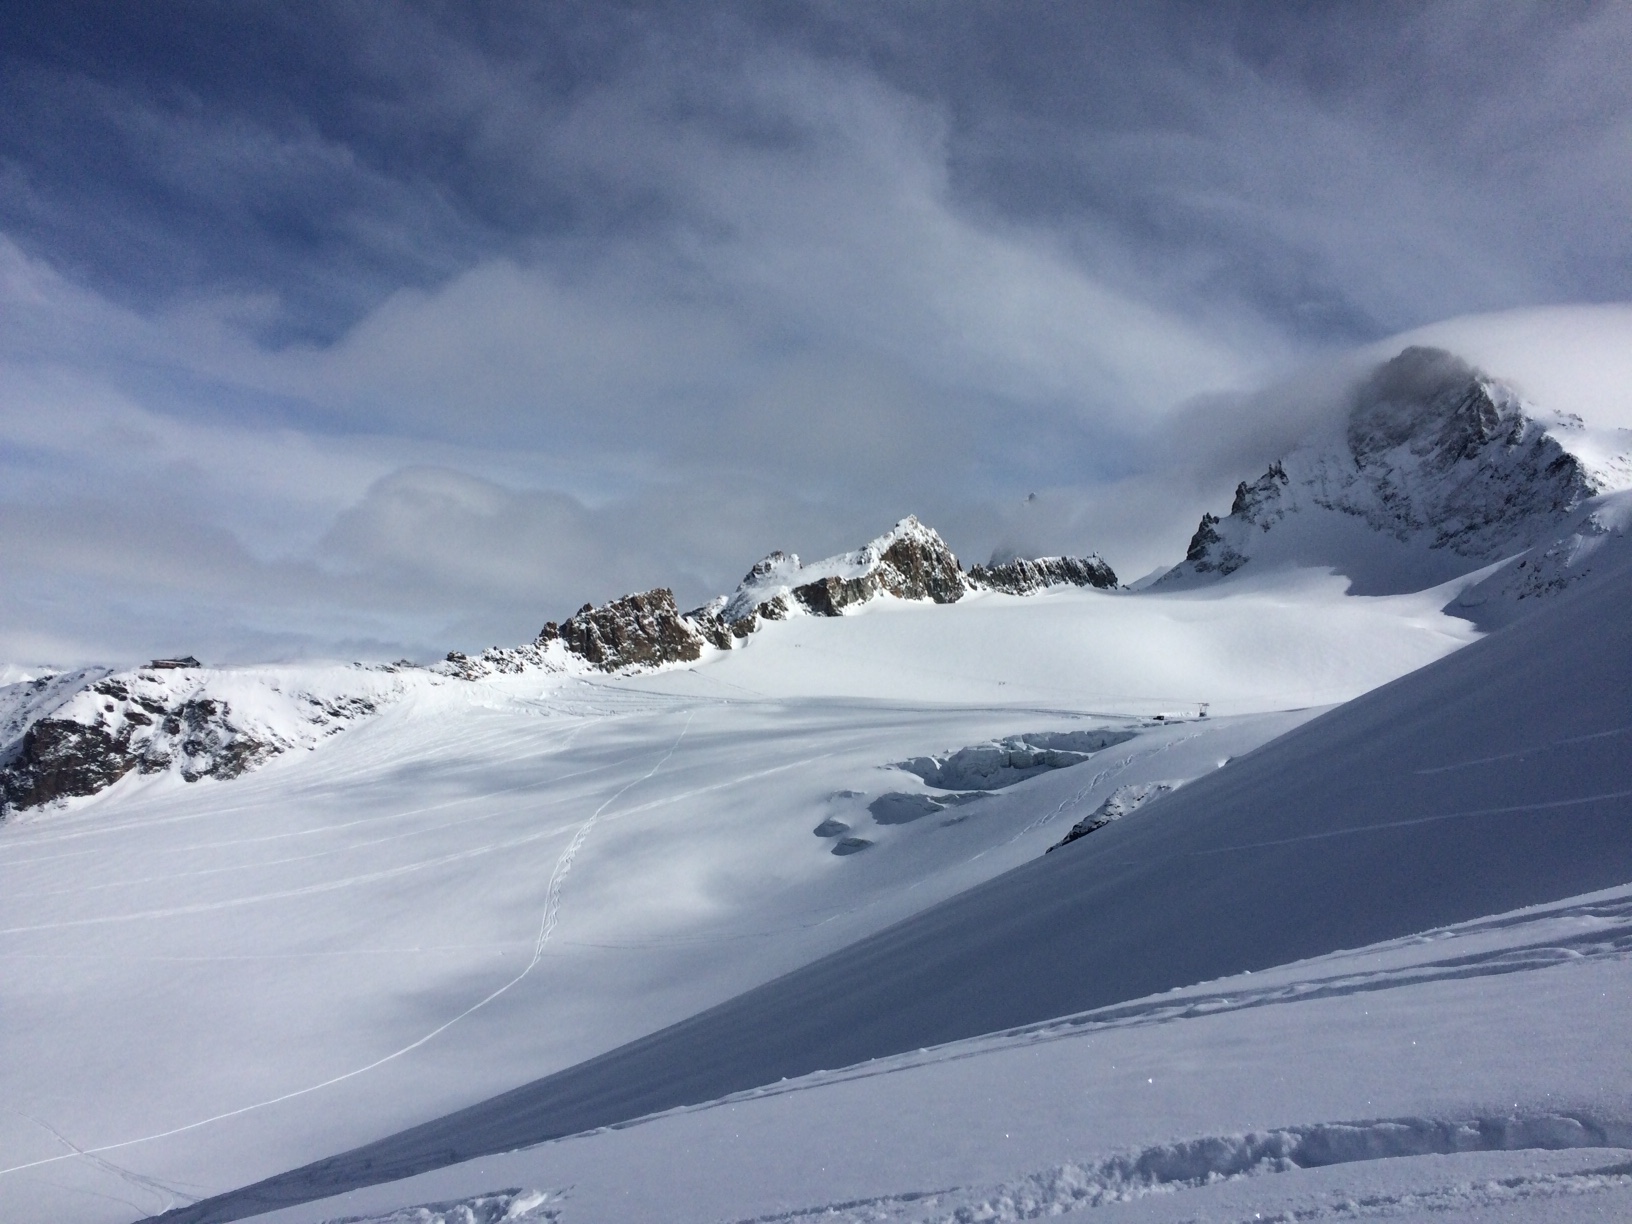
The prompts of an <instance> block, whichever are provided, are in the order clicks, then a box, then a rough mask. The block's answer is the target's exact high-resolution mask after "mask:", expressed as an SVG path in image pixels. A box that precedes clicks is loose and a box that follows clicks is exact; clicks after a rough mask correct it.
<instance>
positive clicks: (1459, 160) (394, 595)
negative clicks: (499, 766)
mask: <svg viewBox="0 0 1632 1224" xmlns="http://www.w3.org/2000/svg"><path fill="white" fill-rule="evenodd" d="M1470 14H1471V15H1470ZM40 20H41V21H43V22H46V24H47V26H49V18H48V17H42V18H41V19H40ZM113 20H115V22H116V24H117V25H118V28H117V29H116V30H115V31H114V32H113V33H114V36H113V37H112V41H111V43H110V44H109V45H114V44H117V45H121V46H124V47H126V48H127V53H126V54H125V55H124V56H123V57H122V58H109V57H107V56H106V55H104V54H103V53H102V52H101V51H99V50H98V46H100V44H97V45H93V44H88V43H85V44H82V43H79V42H76V41H75V40H73V39H71V38H67V39H64V38H62V37H60V36H50V37H47V36H41V37H39V38H33V37H32V36H31V35H28V33H27V31H24V32H22V33H20V34H19V37H18V38H17V39H16V40H14V41H12V42H11V43H10V44H9V46H10V47H11V50H9V51H0V55H8V56H10V57H12V58H9V59H8V60H7V64H8V65H9V67H8V71H7V73H6V74H0V97H3V98H4V99H5V101H6V104H7V105H8V107H9V108H11V111H12V113H16V114H18V115H22V116H25V118H26V119H27V121H26V122H22V123H20V124H17V125H8V127H7V129H6V130H5V131H4V132H0V514H4V515H5V516H8V517H7V520H6V521H7V522H9V523H11V524H13V525H14V527H15V529H16V531H17V533H18V534H17V537H16V539H14V540H12V541H10V542H9V543H8V544H7V545H6V547H7V548H8V549H9V550H10V551H9V552H8V553H7V554H6V555H7V556H8V557H10V558H11V559H12V561H14V562H15V563H16V564H19V565H24V566H26V567H27V568H26V570H25V572H27V573H28V574H29V575H30V580H29V583H28V584H27V589H26V590H22V591H20V592H19V590H17V589H16V588H14V589H13V590H12V591H10V592H9V593H8V596H7V600H6V601H5V603H4V607H3V608H0V631H3V632H5V633H9V634H10V636H9V637H3V638H0V647H3V646H5V644H6V643H7V642H10V643H13V644H15V645H14V647H12V648H14V649H16V650H21V649H23V648H24V644H26V643H28V642H51V641H57V642H59V647H53V649H59V648H60V650H61V651H62V652H65V654H64V657H66V656H67V655H75V654H78V653H83V652H94V651H95V650H100V649H104V648H107V649H121V650H122V649H127V648H128V649H133V650H134V649H140V650H147V649H149V646H148V645H147V644H146V643H149V642H151V643H153V645H152V646H151V648H152V649H155V650H158V649H164V650H169V649H186V648H187V647H186V644H185V643H177V644H174V645H172V644H171V638H172V637H174V636H176V634H181V635H182V636H186V635H204V636H203V637H201V638H200V639H199V640H204V638H208V640H209V641H212V642H214V643H216V644H217V645H216V646H215V647H211V648H212V649H215V648H218V649H220V650H221V651H225V652H236V653H239V654H242V653H245V652H249V653H254V652H257V651H259V652H263V653H264V652H268V651H270V652H274V653H276V652H285V653H288V652H295V653H299V652H309V651H322V650H339V649H342V644H352V645H356V644H357V643H371V645H369V646H368V647H367V649H368V650H371V651H382V652H391V653H400V652H402V651H405V650H406V651H410V652H414V653H419V654H425V653H435V652H437V650H438V647H441V648H446V647H448V646H459V647H461V648H468V647H470V646H479V645H482V644H484V643H485V642H487V641H513V640H519V639H520V638H522V637H524V636H526V635H528V634H530V633H531V632H533V631H535V630H536V627H537V623H538V622H540V621H541V620H542V619H543V618H544V617H545V616H559V615H560V614H561V613H562V612H564V611H570V610H571V608H572V607H574V606H576V604H577V603H579V602H581V601H582V600H584V599H597V600H598V599H602V598H606V597H608V596H611V595H615V594H619V593H622V592H623V591H624V590H629V589H635V588H637V587H645V586H651V585H657V584H660V583H666V584H670V585H674V586H675V587H676V588H677V589H678V590H679V591H680V593H681V595H682V598H684V599H688V600H689V599H698V600H700V599H702V598H704V597H705V596H707V595H710V594H713V593H715V592H717V591H720V590H723V589H727V588H729V586H730V585H732V584H733V583H734V582H735V581H736V579H737V577H738V576H740V572H741V570H742V568H743V567H744V566H746V564H747V563H749V562H750V561H752V560H753V559H754V558H755V557H757V556H758V555H761V554H762V553H763V552H765V551H767V550H769V549H770V548H773V547H785V548H794V549H798V550H799V551H801V552H804V553H806V554H814V555H821V554H823V553H827V552H832V551H837V550H839V549H841V548H846V547H851V546H854V545H855V544H856V543H858V542H860V541H861V540H863V539H866V538H868V537H869V536H871V535H873V534H875V533H876V532H877V531H879V530H881V529H882V528H883V527H885V526H887V525H888V524H889V523H890V522H892V521H893V520H894V519H895V518H897V517H899V516H900V515H901V514H905V513H908V512H916V513H918V514H920V515H921V516H923V517H925V518H926V519H927V520H929V521H931V522H933V523H935V524H937V525H938V526H940V527H941V528H942V529H943V530H944V531H945V532H946V533H947V534H948V536H949V538H951V540H952V542H953V544H954V546H955V547H956V548H958V549H959V550H960V551H962V552H964V553H966V554H967V556H966V558H965V559H966V560H981V559H984V557H985V556H986V555H987V554H989V553H990V552H991V551H993V550H997V551H1004V550H1013V551H1030V552H1080V551H1085V550H1087V549H1097V550H1099V551H1101V552H1103V553H1105V554H1106V555H1107V557H1108V558H1109V559H1111V560H1112V562H1113V564H1115V565H1116V566H1117V567H1118V568H1119V569H1125V570H1127V571H1129V576H1137V573H1138V572H1140V571H1142V570H1143V569H1145V568H1149V567H1150V566H1151V565H1154V564H1156V562H1157V561H1159V560H1163V559H1171V558H1172V557H1174V556H1175V555H1176V554H1177V552H1178V551H1179V550H1182V547H1183V544H1184V541H1185V539H1187V538H1188V533H1189V531H1190V530H1191V528H1192V527H1193V525H1194V520H1195V518H1196V516H1197V515H1198V514H1199V513H1200V511H1201V510H1202V509H1203V508H1214V507H1216V506H1217V505H1218V503H1219V501H1220V499H1226V500H1227V497H1228V490H1229V489H1230V488H1231V487H1233V484H1234V482H1235V481H1236V480H1237V479H1240V478H1241V477H1242V476H1250V475H1252V474H1254V473H1255V472H1256V471H1259V470H1261V468H1262V466H1263V464H1264V463H1265V462H1267V461H1268V459H1269V458H1271V457H1273V456H1274V455H1276V454H1279V453H1280V452H1281V451H1283V450H1284V449H1286V448H1287V447H1288V446H1289V445H1291V444H1293V443H1294V442H1295V441H1296V439H1297V438H1298V437H1300V436H1301V431H1304V430H1306V429H1307V428H1308V427H1309V425H1310V423H1311V422H1312V421H1315V420H1318V419H1319V418H1320V417H1321V416H1322V414H1323V413H1327V412H1329V411H1331V410H1332V409H1331V404H1332V403H1333V402H1335V399H1334V397H1336V398H1340V390H1341V387H1342V386H1343V385H1345V384H1344V380H1345V379H1346V378H1348V377H1349V376H1350V375H1349V371H1350V369H1351V367H1350V365H1349V364H1348V363H1349V362H1350V360H1351V359H1350V358H1348V357H1346V356H1344V354H1345V353H1348V352H1349V351H1350V350H1352V349H1353V348H1354V347H1355V346H1356V345H1359V346H1364V345H1366V344H1368V343H1371V342H1375V341H1378V340H1379V338H1380V337H1385V336H1388V335H1390V334H1393V333H1396V332H1398V331H1400V330H1401V329H1406V328H1412V327H1418V326H1422V325H1425V324H1427V323H1429V321H1431V320H1433V319H1436V318H1440V317H1443V316H1466V315H1468V314H1469V312H1474V311H1479V312H1488V311H1491V310H1494V309H1501V308H1511V307H1518V306H1530V305H1533V304H1534V303H1537V302H1548V301H1564V300H1571V299H1589V298H1591V297H1593V296H1595V295H1596V296H1617V295H1618V296H1632V284H1629V283H1628V282H1627V279H1626V277H1627V269H1628V267H1629V266H1632V265H1629V264H1628V263H1627V257H1628V252H1629V248H1628V245H1627V244H1628V242H1629V241H1632V240H1629V239H1628V238H1627V237H1626V235H1625V232H1624V227H1621V226H1618V225H1615V224H1612V223H1606V218H1611V219H1612V218H1614V217H1618V216H1619V215H1621V214H1622V213H1623V212H1624V211H1625V210H1626V207H1628V206H1632V171H1628V169H1627V167H1628V166H1629V165H1632V158H1627V157H1626V156H1624V155H1625V153H1626V152H1627V151H1628V149H1629V148H1632V145H1629V144H1628V141H1629V139H1632V125H1629V119H1628V116H1629V115H1632V86H1629V85H1628V84H1627V82H1626V81H1625V79H1624V76H1625V74H1623V73H1618V72H1616V71H1614V70H1613V68H1612V65H1614V64H1616V63H1618V60H1617V58H1616V57H1617V55H1618V54H1619V51H1620V50H1623V49H1625V48H1626V46H1627V42H1628V38H1629V37H1632V21H1629V20H1628V19H1627V18H1626V16H1625V14H1624V12H1622V11H1617V10H1616V9H1615V8H1614V7H1613V6H1592V5H1588V6H1584V7H1581V8H1579V9H1576V10H1571V12H1569V13H1566V14H1563V15H1559V14H1557V13H1554V12H1550V11H1548V10H1545V9H1542V8H1540V7H1529V6H1521V5H1497V6H1494V7H1490V6H1479V5H1474V6H1439V7H1436V8H1434V9H1431V10H1424V11H1422V12H1420V13H1410V14H1404V15H1401V14H1399V13H1397V12H1392V13H1384V14H1382V15H1376V14H1371V13H1367V12H1360V11H1352V10H1351V11H1346V12H1337V11H1332V10H1325V9H1321V8H1319V7H1317V8H1315V9H1307V10H1304V9H1299V10H1296V11H1287V12H1281V13H1278V14H1276V15H1274V16H1263V15H1259V14H1257V13H1256V12H1255V11H1252V10H1234V11H1229V12H1226V11H1224V10H1219V9H1211V8H1209V9H1197V8H1194V7H1191V6H1187V5H1183V4H1176V5H1173V6H1161V5H1157V6H1149V7H1148V8H1145V9H1141V10H1140V11H1139V12H1138V13H1136V14H1121V13H1118V14H1117V15H1116V16H1115V18H1114V19H1113V18H1112V17H1111V16H1110V15H1107V14H1106V13H1103V12H1099V11H1096V10H1092V9H1084V8H1070V7H1068V6H1066V7H1059V8H1047V9H1036V10H1031V11H1029V13H1028V16H1027V18H1026V19H1025V20H1020V21H1017V20H1015V19H1014V17H1013V14H1012V12H1011V11H1010V10H1008V9H1007V7H1006V6H982V5H969V6H962V7H960V8H959V9H957V10H955V11H940V10H937V12H936V13H935V15H934V19H933V20H928V19H926V18H925V17H924V14H923V12H922V11H919V10H914V9H911V8H887V9H876V10H866V11H858V10H838V9H831V8H827V7H825V6H821V5H814V6H802V7H801V6H793V7H788V6H776V7H772V6H760V5H745V6H741V7H733V6H730V5H727V6H724V7H720V8H717V9H715V10H712V11H711V13H710V15H709V16H708V18H707V19H706V20H699V19H698V18H697V17H696V15H695V13H694V11H693V10H691V8H690V7H689V6H677V7H674V8H668V7H664V6H662V5H658V6H642V7H641V8H639V9H638V10H637V9H630V10H627V11H624V10H615V9H609V8H606V7H605V6H602V7H600V8H596V9H588V10H583V11H578V10H571V11H569V10H567V9H554V8H552V9H537V8H534V7H532V6H522V7H518V8H517V9H515V10H514V11H509V12H506V13H505V15H504V17H503V19H494V20H491V21H483V20H478V19H475V18H472V17H470V16H469V15H468V14H463V13H461V12H458V11H455V10H447V9H441V8H421V7H418V6H405V5H394V4H387V3H382V4H378V5H373V6H367V7H365V8H361V9H353V10H336V11H334V12H332V13H327V14H317V15H308V18H307V19H303V20H301V21H294V20H288V19H284V18H281V17H279V16H278V15H277V14H276V13H275V12H274V11H272V10H255V11H253V12H250V13H249V14H248V15H234V13H233V12H231V11H229V10H221V11H212V12H210V13H207V14H201V15H200V17H199V20H198V21H197V22H195V23H194V24H193V25H192V26H190V27H189V29H188V30H187V31H186V38H187V40H188V41H187V45H188V46H189V47H190V48H192V50H191V51H190V52H189V54H188V55H186V56H178V55H177V54H176V53H175V52H174V51H173V49H172V50H166V49H165V48H166V47H167V46H168V44H167V42H166V38H165V31H164V30H162V29H156V28H148V27H147V26H145V25H142V24H141V23H137V22H134V21H132V22H130V23H124V19H123V18H114V19H113ZM121 23H122V24H121ZM160 24H161V25H162V23H160ZM47 33H48V34H49V30H47ZM59 33H60V32H59ZM172 33H173V32H172ZM1470 60H1471V62H1474V63H1480V64H1487V65H1488V64H1502V65H1504V70H1503V71H1502V72H1480V71H1472V72H1470V71H1469V68H1468V64H1469V63H1470ZM1380 64H1381V65H1390V66H1391V67H1390V68H1389V69H1388V70H1379V68H1378V65H1380ZM1606 309H1608V308H1606ZM1594 317H1595V318H1599V316H1594ZM1602 317H1603V318H1607V317H1608V316H1607V315H1605V316H1602ZM1582 318H1583V316H1580V315H1566V314H1560V315H1558V316H1557V317H1556V319H1554V321H1553V322H1547V320H1546V319H1543V318H1542V317H1541V316H1536V315H1531V316H1526V317H1525V318H1523V319H1519V318H1517V317H1516V316H1515V317H1514V321H1512V323H1511V326H1508V325H1507V324H1502V323H1500V322H1499V321H1493V320H1491V319H1489V318H1486V317H1484V316H1481V319H1480V320H1476V321H1474V322H1472V323H1466V324H1464V323H1462V322H1453V323H1449V324H1445V325H1443V326H1442V327H1441V328H1440V329H1439V330H1438V331H1435V330H1434V329H1433V328H1428V329H1427V330H1425V331H1424V332H1422V335H1423V336H1425V337H1432V336H1434V335H1443V336H1449V337H1453V338H1456V339H1457V342H1458V343H1462V344H1466V345H1467V346H1469V347H1471V348H1473V349H1475V350H1477V351H1474V352H1470V354H1469V355H1470V357H1472V358H1473V359H1474V360H1476V361H1478V362H1479V363H1480V364H1482V365H1485V366H1486V367H1487V368H1489V369H1491V370H1492V371H1493V372H1496V373H1503V372H1507V373H1510V374H1511V375H1512V376H1514V377H1516V378H1518V380H1519V381H1521V383H1523V384H1525V385H1526V387H1527V389H1531V390H1533V393H1534V394H1535V397H1536V398H1537V399H1538V400H1540V401H1543V402H1546V401H1548V400H1550V399H1559V400H1568V401H1570V402H1571V403H1577V402H1579V403H1586V402H1588V401H1591V402H1592V403H1593V404H1594V405H1595V406H1596V407H1597V408H1598V409H1599V410H1601V411H1611V410H1612V411H1614V412H1616V413H1620V412H1622V411H1623V410H1624V411H1626V412H1628V413H1629V414H1632V409H1623V407H1619V406H1615V405H1619V404H1620V403H1621V401H1620V400H1613V397H1614V396H1615V395H1619V394H1621V393H1620V392H1613V391H1611V392H1606V391H1605V390H1604V384H1603V381H1602V380H1601V379H1597V380H1596V381H1595V377H1596V376H1594V377H1584V376H1582V375H1581V374H1580V370H1581V369H1582V368H1584V367H1586V366H1588V365H1591V366H1593V367H1594V368H1597V369H1609V368H1611V367H1613V368H1616V369H1624V365H1625V363H1624V360H1622V358H1620V357H1618V356H1617V355H1616V350H1615V347H1614V346H1615V343H1616V341H1615V339H1614V336H1615V335H1617V334H1618V333H1616V332H1615V331H1614V329H1613V328H1610V329H1609V330H1607V331H1602V335H1604V336H1606V337H1609V339H1606V340H1604V341H1603V342H1602V343H1597V344H1596V346H1595V347H1594V346H1593V345H1589V344H1587V342H1586V340H1585V339H1583V337H1585V336H1587V335H1589V334H1593V335H1596V334H1599V329H1597V325H1596V324H1592V325H1591V326H1588V325H1586V324H1584V323H1582ZM1600 321H1601V319H1600ZM1504 327H1505V328H1506V330H1505V331H1504V330H1503V328H1504ZM1538 336H1541V337H1545V339H1543V340H1535V338H1536V337H1538ZM1527 338H1528V339H1527ZM1531 340H1535V343H1533V344H1532V343H1531ZM1526 345H1529V348H1528V349H1527V348H1526ZM1572 345H1573V346H1574V347H1572ZM1453 347H1454V345H1453ZM1625 351H1627V350H1626V349H1622V350H1620V352H1622V353H1624V352H1625ZM1617 362H1620V364H1619V365H1616V363H1617ZM1512 366H1522V367H1523V368H1522V370H1514V369H1510V368H1509V367H1512ZM1265 385H1270V386H1271V390H1269V391H1262V390H1259V389H1258V388H1261V387H1263V386H1265ZM1622 385H1632V379H1625V380H1623V382H1622ZM1606 397H1607V398H1606ZM1611 400H1613V403H1611ZM1583 415H1589V416H1590V415H1592V413H1591V412H1587V411H1584V412H1583ZM1033 493H1035V494H1036V497H1035V498H1034V499H1033V498H1030V497H1029V495H1030V494H1033ZM99 525H100V526H99ZM64 608H71V609H72V612H71V614H69V615H64V613H63V609H64ZM98 608H101V609H102V611H100V612H99V611H97V609H98ZM8 626H9V628H7V627H8ZM144 626H145V628H144ZM59 629H60V630H61V632H60V633H59V632H57V631H58V630H59ZM47 630H49V631H50V632H47ZM53 634H55V636H53ZM144 635H145V636H144ZM161 639H162V644H161ZM75 643H78V644H77V645H75ZM99 643H100V645H99ZM121 643H123V644H124V645H120V644H121ZM347 648H349V647H347ZM357 648H358V649H363V647H361V646H358V647H357Z"/></svg>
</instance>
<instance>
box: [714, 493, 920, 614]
mask: <svg viewBox="0 0 1632 1224" xmlns="http://www.w3.org/2000/svg"><path fill="white" fill-rule="evenodd" d="M900 540H911V541H915V542H917V543H922V544H930V545H933V546H934V547H936V548H945V547H946V545H945V543H944V542H943V541H942V540H941V537H940V536H939V535H937V534H936V533H935V531H934V530H932V529H931V528H929V527H926V526H924V525H923V524H922V523H920V522H919V521H918V519H917V518H916V517H914V516H913V515H910V514H909V515H908V516H907V517H906V518H904V519H902V520H901V521H900V522H898V523H897V524H896V525H895V526H894V527H891V528H890V529H889V530H888V531H886V532H885V533H884V534H883V535H881V536H879V537H878V538H877V539H876V540H872V541H869V542H868V543H867V544H865V545H863V546H862V547H861V548H858V549H854V550H853V551H851V552H845V553H839V554H837V555H835V556H832V557H827V558H824V559H823V560H821V561H815V562H812V563H811V564H809V565H804V564H801V563H800V561H799V557H798V555H797V554H795V553H782V552H775V553H772V554H771V555H770V556H768V557H766V558H765V559H764V560H763V561H760V562H759V563H757V564H756V565H755V566H754V567H753V568H752V569H751V570H749V572H748V575H747V577H745V578H744V579H743V580H742V582H741V583H740V584H739V585H738V587H737V589H736V590H735V591H733V592H732V593H731V594H730V595H729V596H727V597H726V598H725V600H724V602H723V603H722V604H720V610H719V611H720V618H721V619H722V620H723V621H725V622H726V623H727V624H729V623H731V622H732V621H736V620H740V619H741V618H742V617H744V616H747V615H748V614H749V613H751V612H753V611H754V609H756V608H758V607H759V606H760V605H761V604H762V603H766V602H768V601H770V600H773V599H776V598H777V597H778V596H782V595H788V594H790V593H791V592H792V591H793V589H794V588H795V587H801V586H805V585H807V584H809V583H812V582H820V581H821V580H822V579H823V578H861V577H864V576H866V575H867V574H870V573H872V572H873V571H874V570H875V569H877V568H878V564H879V560H880V559H881V558H882V557H883V555H884V553H886V552H887V551H888V550H889V548H890V545H892V544H894V543H896V542H897V541H900ZM788 603H789V608H788V611H789V612H791V613H793V614H795V615H798V614H799V609H798V607H797V606H796V601H792V600H790V601H788Z"/></svg>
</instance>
